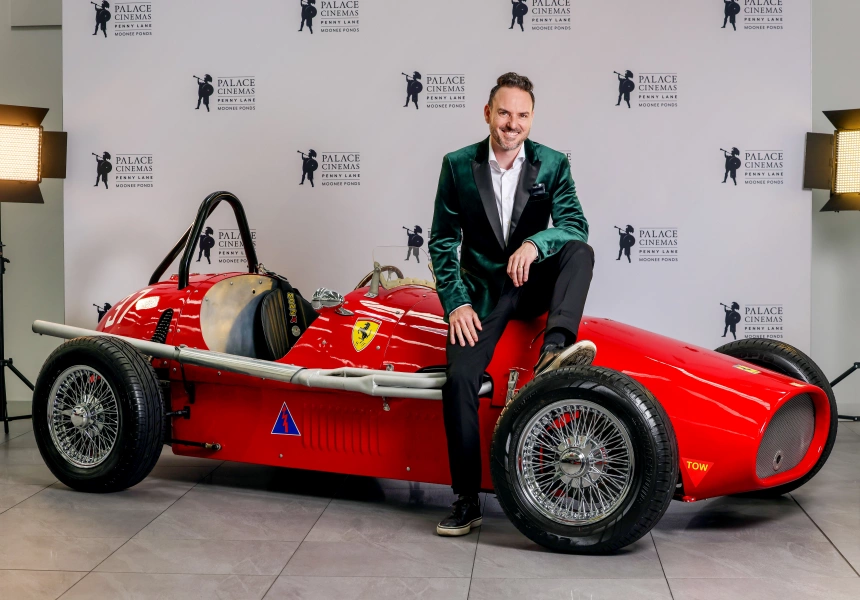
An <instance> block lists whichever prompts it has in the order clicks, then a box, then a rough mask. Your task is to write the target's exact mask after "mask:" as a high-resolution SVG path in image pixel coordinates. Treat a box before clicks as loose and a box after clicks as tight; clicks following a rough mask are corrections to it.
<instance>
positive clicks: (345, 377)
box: [33, 321, 493, 400]
mask: <svg viewBox="0 0 860 600" xmlns="http://www.w3.org/2000/svg"><path fill="white" fill-rule="evenodd" d="M33 331H34V332H35V333H38V334H40V335H49V336H52V337H58V338H62V339H72V338H77V337H92V336H104V337H112V338H117V339H121V340H123V341H124V342H126V343H128V344H130V345H131V346H134V347H135V348H136V349H137V350H139V351H140V352H141V353H143V354H146V355H148V356H152V357H155V358H161V359H164V360H174V361H177V362H179V363H181V364H186V365H194V366H197V367H205V368H209V369H218V370H221V371H227V372H228V373H237V374H239V375H249V376H251V377H260V378H261V379H271V380H273V381H282V382H284V383H292V384H294V385H302V386H306V387H310V388H320V389H330V390H341V391H344V392H358V393H360V394H366V395H368V396H385V397H387V398H417V399H421V400H441V399H442V386H443V385H444V384H445V381H446V377H445V374H444V373H395V372H394V371H380V370H377V369H360V368H357V367H339V368H337V369H307V368H305V367H299V366H296V365H287V364H283V363H277V362H272V361H268V360H261V359H259V358H248V357H245V356H236V355H233V354H224V353H223V352H213V351H212V350H196V349H194V348H189V347H188V346H184V345H182V346H170V345H168V344H159V343H158V342H150V341H148V340H140V339H137V338H131V337H126V336H122V335H115V334H112V333H105V332H103V331H95V330H92V329H83V328H80V327H72V326H70V325H61V324H59V323H50V322H48V321H35V322H34V323H33ZM492 389H493V384H492V382H491V381H487V382H484V383H483V385H481V389H480V390H479V394H481V395H483V394H487V393H489V392H490V391H492Z"/></svg>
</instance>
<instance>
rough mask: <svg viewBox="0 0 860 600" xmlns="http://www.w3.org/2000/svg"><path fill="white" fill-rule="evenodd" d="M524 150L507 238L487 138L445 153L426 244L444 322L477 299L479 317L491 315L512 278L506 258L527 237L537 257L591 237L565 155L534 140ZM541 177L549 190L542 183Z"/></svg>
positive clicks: (529, 141)
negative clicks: (443, 312) (503, 288)
mask: <svg viewBox="0 0 860 600" xmlns="http://www.w3.org/2000/svg"><path fill="white" fill-rule="evenodd" d="M525 154H526V160H525V161H524V162H523V167H522V171H521V172H520V180H519V184H518V186H517V189H516V192H515V195H514V208H513V213H512V215H511V234H510V237H509V239H508V243H507V245H506V244H505V238H504V235H503V234H502V224H501V219H500V217H499V212H498V209H497V208H496V198H495V195H494V194H493V182H492V176H491V174H490V160H489V155H490V152H489V138H485V139H484V140H483V141H481V142H478V143H477V144H472V145H471V146H466V147H465V148H461V149H460V150H457V151H456V152H451V153H449V154H446V155H445V158H444V159H442V172H441V174H440V175H439V187H438V189H437V191H436V205H435V208H434V211H433V226H432V228H431V231H430V241H429V243H428V250H429V251H430V258H431V260H432V263H433V271H434V274H435V276H436V291H437V292H438V293H439V298H440V300H441V301H442V308H443V309H444V311H445V320H446V321H447V320H448V315H449V314H450V312H451V311H452V310H454V309H455V308H457V307H459V306H462V305H463V304H471V305H472V308H473V309H474V310H475V312H477V313H478V318H480V319H484V318H485V317H486V316H487V315H488V314H490V312H491V311H492V310H493V308H495V306H496V304H497V303H498V301H499V297H500V295H501V292H502V286H503V285H504V283H505V279H506V278H507V277H508V274H507V272H506V269H507V264H508V258H510V256H511V254H513V253H514V251H516V249H517V248H519V247H520V246H521V245H522V244H523V243H524V242H525V241H526V240H530V241H532V242H534V244H535V246H536V247H537V250H538V258H537V261H536V262H540V261H543V260H545V259H546V258H547V257H549V256H552V255H553V254H555V253H556V252H558V251H559V250H560V249H561V248H562V246H564V245H565V244H566V243H567V242H569V241H572V240H580V241H583V242H587V241H588V222H587V221H586V220H585V216H584V215H583V213H582V207H581V206H580V205H579V200H578V199H577V197H576V188H575V186H574V183H573V179H572V178H571V176H570V164H569V163H568V160H567V157H566V156H565V155H564V154H562V153H560V152H556V151H555V150H552V149H550V148H547V147H546V146H541V145H540V144H537V143H535V142H532V141H531V140H526V141H525ZM541 183H542V184H543V185H544V190H545V191H544V192H543V193H540V190H539V189H538V188H537V187H536V186H537V184H541ZM530 190H531V192H532V193H530ZM550 217H552V223H553V227H552V228H548V226H549V219H550ZM461 244H462V248H461V251H460V257H459V258H458V257H457V247H458V246H460V245H461Z"/></svg>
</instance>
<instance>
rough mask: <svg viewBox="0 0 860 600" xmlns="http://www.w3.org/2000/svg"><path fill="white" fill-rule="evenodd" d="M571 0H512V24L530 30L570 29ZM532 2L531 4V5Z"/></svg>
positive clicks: (518, 28)
mask: <svg viewBox="0 0 860 600" xmlns="http://www.w3.org/2000/svg"><path fill="white" fill-rule="evenodd" d="M570 2H571V0H511V26H510V27H508V29H513V30H518V31H522V32H525V30H526V22H527V23H528V28H529V30H530V31H570V15H571V8H570ZM529 4H531V6H529Z"/></svg>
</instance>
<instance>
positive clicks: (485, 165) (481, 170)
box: [472, 160, 505, 248]
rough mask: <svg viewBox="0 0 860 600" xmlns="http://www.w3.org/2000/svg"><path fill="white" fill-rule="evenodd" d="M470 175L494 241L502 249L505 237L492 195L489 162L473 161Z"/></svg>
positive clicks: (494, 196)
mask: <svg viewBox="0 0 860 600" xmlns="http://www.w3.org/2000/svg"><path fill="white" fill-rule="evenodd" d="M472 175H474V176H475V185H476V186H477V187H478V193H479V194H480V195H481V204H483V205H484V212H486V213H487V219H489V221H490V226H491V227H492V228H493V233H495V234H496V240H497V241H498V242H499V246H501V247H502V248H504V247H505V236H504V235H502V220H501V218H500V217H499V209H498V208H497V207H496V195H495V194H494V193H493V178H492V175H490V161H484V162H480V163H479V162H477V161H474V160H473V161H472Z"/></svg>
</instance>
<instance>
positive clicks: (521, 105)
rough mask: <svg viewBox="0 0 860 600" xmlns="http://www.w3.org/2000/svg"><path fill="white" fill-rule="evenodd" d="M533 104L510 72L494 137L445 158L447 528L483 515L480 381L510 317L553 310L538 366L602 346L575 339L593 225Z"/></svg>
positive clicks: (440, 234)
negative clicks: (541, 134) (536, 122)
mask: <svg viewBox="0 0 860 600" xmlns="http://www.w3.org/2000/svg"><path fill="white" fill-rule="evenodd" d="M533 113H534V93H533V91H532V83H531V81H529V79H528V78H527V77H523V76H522V75H517V74H516V73H506V74H504V75H502V76H501V77H499V78H498V80H497V85H496V86H495V87H494V88H493V89H492V91H491V92H490V99H489V102H488V103H487V105H486V106H485V107H484V120H485V121H486V122H487V123H488V124H489V126H490V136H489V138H486V139H484V140H483V141H481V142H478V143H477V144H473V145H471V146H467V147H465V148H462V149H460V150H457V151H456V152H452V153H450V154H447V155H446V156H445V158H444V159H443V161H442V173H441V175H440V176H439V187H438V190H437V193H436V205H435V210H434V214H433V226H432V229H431V233H430V242H429V244H428V249H429V250H430V256H431V258H432V261H433V270H434V272H435V275H436V290H437V292H438V294H439V299H440V300H441V302H442V307H443V309H444V311H445V319H446V320H447V321H448V324H449V328H448V329H449V338H448V345H447V362H448V364H447V371H446V372H447V377H448V378H447V382H446V383H445V386H444V387H443V389H442V398H443V401H442V407H443V414H444V420H445V433H446V435H447V438H448V457H449V461H450V467H451V480H452V487H453V489H454V493H455V494H458V496H459V499H458V500H457V501H456V502H455V503H454V507H453V512H452V513H451V515H449V516H448V517H447V518H446V519H444V520H443V521H442V522H441V523H439V525H438V526H437V528H436V532H437V533H438V534H439V535H465V534H467V533H469V531H470V530H471V529H472V528H473V527H478V526H480V524H481V509H480V503H479V500H478V492H479V491H480V486H481V448H480V432H479V427H478V389H479V387H480V384H481V377H482V375H483V373H484V371H485V369H486V368H487V366H488V365H489V363H490V360H491V359H492V357H493V351H494V349H495V346H496V343H497V342H498V341H499V338H500V337H501V336H502V333H503V332H504V329H505V326H506V325H507V323H508V321H509V320H510V319H512V318H522V319H531V318H535V317H537V316H539V315H541V314H543V313H545V312H547V310H548V311H549V317H548V319H547V329H546V334H545V335H544V339H543V345H542V346H541V351H540V359H539V360H538V362H537V364H536V365H535V367H534V371H535V375H536V376H537V375H538V374H540V373H544V372H546V371H548V370H552V369H555V368H558V367H562V366H568V365H576V364H588V363H590V362H591V361H592V360H593V358H594V354H595V352H596V348H595V347H594V344H593V343H591V342H589V341H583V342H579V343H574V342H576V335H577V331H578V329H579V322H580V320H581V318H582V311H583V307H584V305H585V297H586V295H587V293H588V287H589V284H590V283H591V275H592V268H593V266H594V252H593V251H592V249H591V247H590V246H588V244H586V241H587V239H588V223H587V222H586V220H585V217H584V216H583V214H582V209H581V207H580V205H579V200H577V197H576V191H575V188H574V184H573V180H572V179H571V176H570V165H569V163H568V161H567V157H566V156H565V155H563V154H561V153H560V152H556V151H555V150H551V149H549V148H547V147H546V146H541V145H540V144H536V143H534V142H532V141H531V140H529V139H528V136H529V131H530V130H531V125H532V116H533ZM550 216H552V221H553V225H554V227H553V228H552V229H547V226H548V224H549V218H550ZM461 242H462V247H461V256H460V258H458V257H457V247H458V246H460V245H461Z"/></svg>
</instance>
